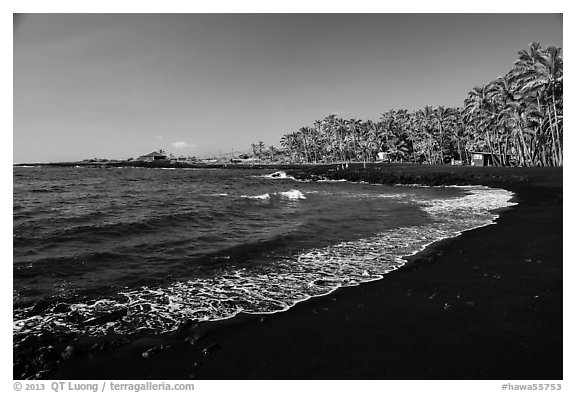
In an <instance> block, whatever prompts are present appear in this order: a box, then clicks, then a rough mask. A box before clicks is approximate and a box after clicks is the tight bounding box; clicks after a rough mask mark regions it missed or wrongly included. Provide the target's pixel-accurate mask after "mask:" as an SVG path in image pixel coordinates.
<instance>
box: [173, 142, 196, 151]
mask: <svg viewBox="0 0 576 393" xmlns="http://www.w3.org/2000/svg"><path fill="white" fill-rule="evenodd" d="M172 146H173V147H175V148H176V149H184V148H187V147H188V148H192V147H194V146H196V145H191V144H189V143H186V142H184V141H181V142H173V143H172Z"/></svg>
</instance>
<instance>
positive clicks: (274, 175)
mask: <svg viewBox="0 0 576 393" xmlns="http://www.w3.org/2000/svg"><path fill="white" fill-rule="evenodd" d="M257 177H264V178H267V179H290V180H296V179H295V178H294V177H293V176H290V175H287V174H286V172H284V171H278V172H274V173H270V174H268V175H261V176H257Z"/></svg>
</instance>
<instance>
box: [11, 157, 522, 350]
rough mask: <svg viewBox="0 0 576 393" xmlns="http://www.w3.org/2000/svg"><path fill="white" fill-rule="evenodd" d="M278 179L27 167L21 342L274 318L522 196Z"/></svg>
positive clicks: (17, 258)
mask: <svg viewBox="0 0 576 393" xmlns="http://www.w3.org/2000/svg"><path fill="white" fill-rule="evenodd" d="M272 172H273V171H271V170H269V171H264V170H248V169H193V170H184V169H175V170H167V169H147V168H110V169H100V168H14V185H13V204H14V206H13V213H14V214H13V228H14V229H13V245H14V251H13V256H14V260H13V274H14V278H13V283H14V293H13V306H14V313H13V334H14V345H15V348H18V346H19V344H20V343H22V342H23V341H25V340H26V339H27V338H29V337H30V336H34V337H43V336H46V335H50V336H51V337H54V336H58V335H64V336H66V337H72V338H73V337H75V336H77V335H105V334H123V335H132V334H139V333H163V332H170V331H172V330H174V329H175V328H176V327H177V326H178V324H179V323H180V322H182V321H183V320H186V319H192V320H198V321H203V320H217V319H223V318H231V317H234V316H235V315H237V314H238V313H262V314H265V313H274V312H279V311H284V310H287V309H289V308H290V307H292V306H293V305H294V304H296V303H298V302H300V301H305V300H306V299H309V298H310V297H313V296H322V295H326V294H329V293H330V292H332V291H334V290H335V289H336V288H339V287H345V286H353V285H359V284H361V283H362V282H367V281H373V280H377V279H380V278H382V277H383V275H385V274H387V273H390V272H392V271H394V270H396V269H398V268H401V267H402V265H403V264H404V263H405V260H404V259H403V257H404V256H407V255H410V254H413V253H415V252H418V251H420V250H422V249H423V248H424V247H426V246H427V245H428V244H430V243H432V242H434V241H437V240H440V239H444V238H448V237H452V236H457V235H458V234H460V233H461V232H462V231H465V230H469V229H473V228H477V227H480V226H485V225H489V224H491V223H493V222H494V219H495V218H496V217H497V214H496V213H494V212H493V210H494V209H498V208H503V207H507V206H511V205H513V203H512V202H510V199H511V198H512V196H513V195H512V193H510V192H508V191H505V190H499V189H489V188H486V187H418V186H384V185H369V184H353V183H349V182H305V181H297V180H295V179H292V178H290V177H289V176H286V175H285V174H283V173H276V174H274V175H272Z"/></svg>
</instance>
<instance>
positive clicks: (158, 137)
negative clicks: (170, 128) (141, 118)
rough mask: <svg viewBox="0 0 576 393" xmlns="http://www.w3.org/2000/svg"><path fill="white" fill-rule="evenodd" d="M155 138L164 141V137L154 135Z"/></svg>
mask: <svg viewBox="0 0 576 393" xmlns="http://www.w3.org/2000/svg"><path fill="white" fill-rule="evenodd" d="M154 138H156V139H158V140H159V141H161V140H162V139H164V138H162V135H154Z"/></svg>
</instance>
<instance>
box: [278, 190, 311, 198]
mask: <svg viewBox="0 0 576 393" xmlns="http://www.w3.org/2000/svg"><path fill="white" fill-rule="evenodd" d="M279 194H280V195H281V196H283V197H285V198H288V199H306V197H305V196H304V194H302V192H301V191H299V190H290V191H284V192H280V193H279Z"/></svg>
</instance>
